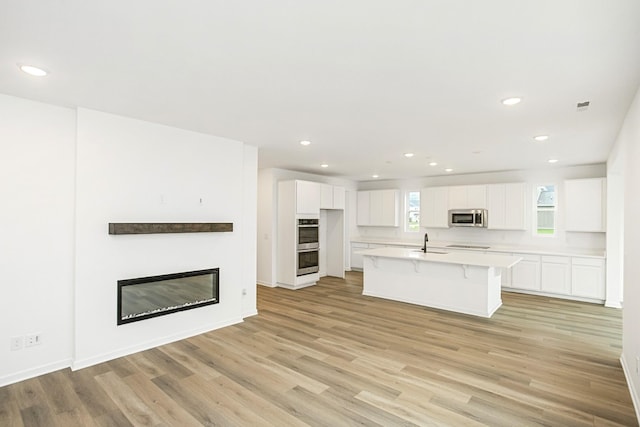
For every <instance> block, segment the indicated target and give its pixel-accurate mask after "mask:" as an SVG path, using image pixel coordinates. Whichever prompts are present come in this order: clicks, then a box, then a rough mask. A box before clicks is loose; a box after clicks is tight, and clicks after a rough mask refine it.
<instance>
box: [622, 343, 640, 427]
mask: <svg viewBox="0 0 640 427" xmlns="http://www.w3.org/2000/svg"><path fill="white" fill-rule="evenodd" d="M620 364H621V365H622V372H624V377H625V379H626V380H627V386H628V387H629V394H631V401H632V402H633V408H634V409H635V410H636V418H637V419H638V423H640V397H639V396H638V392H637V391H636V389H635V388H634V386H633V381H631V373H632V372H633V371H631V370H629V365H628V364H627V362H626V359H625V357H624V353H623V354H622V356H620Z"/></svg>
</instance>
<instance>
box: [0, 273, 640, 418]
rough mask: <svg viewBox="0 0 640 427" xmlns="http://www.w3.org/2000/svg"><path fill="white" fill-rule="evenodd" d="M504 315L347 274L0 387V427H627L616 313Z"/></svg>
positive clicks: (507, 309)
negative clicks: (426, 302)
mask: <svg viewBox="0 0 640 427" xmlns="http://www.w3.org/2000/svg"><path fill="white" fill-rule="evenodd" d="M391 285H392V284H391ZM503 301H504V305H503V306H502V307H501V308H500V309H499V310H498V311H497V312H496V314H495V315H494V316H493V317H492V318H491V319H481V318H476V317H472V316H467V315H460V314H455V313H449V312H445V311H438V310H433V309H427V308H424V307H419V306H414V305H410V304H404V303H399V302H393V301H387V300H382V299H376V298H372V297H364V296H362V274H361V273H355V272H351V273H348V274H347V278H346V280H342V279H335V278H324V279H322V280H321V281H320V282H319V284H318V285H317V286H313V287H310V288H305V289H300V290H297V291H291V290H286V289H282V288H274V289H272V288H265V287H258V311H259V313H260V314H259V315H258V316H254V317H252V318H249V319H247V320H246V321H245V322H244V323H242V324H239V325H235V326H231V327H227V328H224V329H220V330H217V331H213V332H210V333H207V334H203V335H199V336H196V337H193V338H190V339H187V340H183V341H180V342H176V343H173V344H169V345H165V346H162V347H159V348H156V349H152V350H148V351H145V352H141V353H137V354H134V355H131V356H128V357H123V358H120V359H117V360H114V361H111V362H107V363H103V364H100V365H96V366H93V367H90V368H86V369H83V370H80V371H76V372H71V371H70V370H69V369H65V370H61V371H57V372H54V373H51V374H48V375H44V376H41V377H38V378H34V379H31V380H27V381H23V382H20V383H17V384H13V385H10V386H7V387H3V388H0V425H1V426H64V427H68V426H202V425H205V426H213V425H221V426H262V425H265V426H268V425H273V426H350V425H365V426H375V425H379V426H410V425H419V426H487V425H488V426H635V425H638V424H637V420H636V418H635V413H634V409H633V405H632V402H631V399H630V396H629V392H628V389H627V385H626V381H625V378H624V374H623V372H622V368H621V367H620V363H619V356H620V352H621V348H620V346H621V329H622V327H621V313H620V311H619V310H615V309H608V308H604V307H602V306H598V305H593V304H586V303H578V302H571V301H565V300H559V299H552V298H545V297H537V296H530V295H521V294H512V293H504V294H503Z"/></svg>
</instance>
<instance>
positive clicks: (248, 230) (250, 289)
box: [236, 145, 258, 317]
mask: <svg viewBox="0 0 640 427" xmlns="http://www.w3.org/2000/svg"><path fill="white" fill-rule="evenodd" d="M243 164H244V171H243V182H242V195H243V198H244V200H243V205H242V224H238V227H237V228H236V229H237V230H241V232H242V251H241V254H240V256H241V257H242V275H243V276H242V283H243V285H242V289H243V291H242V293H243V297H242V317H249V316H253V315H255V314H258V308H257V305H256V304H257V294H256V291H257V289H256V283H257V277H256V274H257V270H256V267H257V256H258V252H257V251H258V248H257V237H258V236H257V234H258V224H257V221H256V215H257V213H258V149H257V148H256V147H252V146H250V145H245V146H244V163H243Z"/></svg>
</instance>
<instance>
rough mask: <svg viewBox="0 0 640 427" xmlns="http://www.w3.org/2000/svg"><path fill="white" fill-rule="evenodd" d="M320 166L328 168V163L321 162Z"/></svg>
mask: <svg viewBox="0 0 640 427" xmlns="http://www.w3.org/2000/svg"><path fill="white" fill-rule="evenodd" d="M320 167H321V168H328V167H329V165H328V164H326V163H323V164H321V165H320Z"/></svg>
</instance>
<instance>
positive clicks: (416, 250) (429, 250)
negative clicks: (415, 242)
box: [413, 249, 449, 255]
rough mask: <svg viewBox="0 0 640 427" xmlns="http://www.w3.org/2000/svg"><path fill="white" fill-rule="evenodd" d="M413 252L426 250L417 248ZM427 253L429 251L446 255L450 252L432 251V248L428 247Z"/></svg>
mask: <svg viewBox="0 0 640 427" xmlns="http://www.w3.org/2000/svg"><path fill="white" fill-rule="evenodd" d="M413 252H422V253H424V251H423V250H422V249H415V250H414V251H413ZM427 253H428V254H439V255H446V254H448V253H449V252H442V251H432V250H429V249H427Z"/></svg>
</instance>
